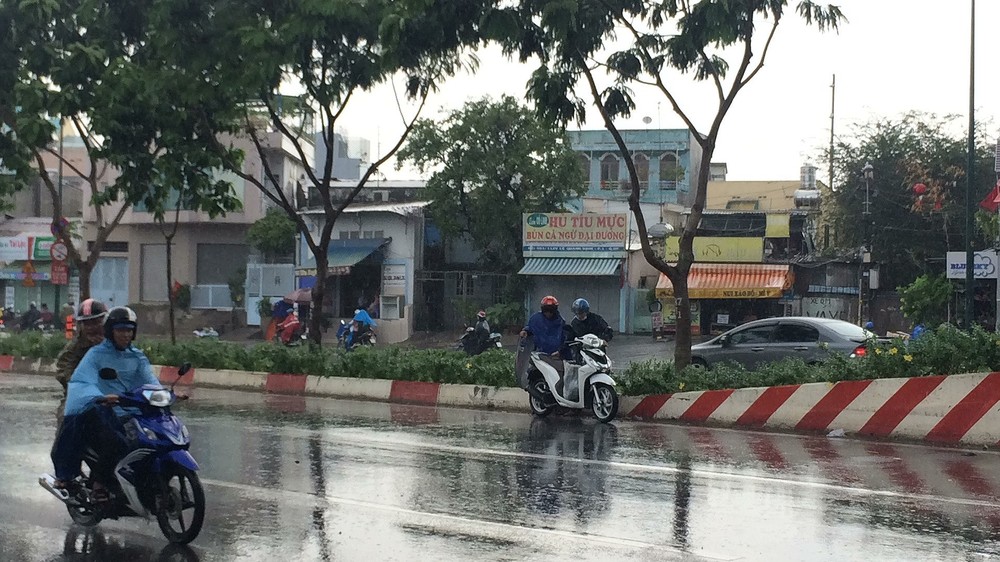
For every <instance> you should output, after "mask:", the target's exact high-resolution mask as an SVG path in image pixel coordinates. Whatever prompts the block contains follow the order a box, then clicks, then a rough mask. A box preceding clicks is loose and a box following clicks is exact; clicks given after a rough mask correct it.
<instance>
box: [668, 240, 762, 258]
mask: <svg viewBox="0 0 1000 562" xmlns="http://www.w3.org/2000/svg"><path fill="white" fill-rule="evenodd" d="M680 242H681V239H680V238H678V237H676V236H672V237H670V238H667V243H666V247H667V255H666V259H667V261H668V262H671V263H674V262H676V261H677V260H678V259H679V255H680ZM692 250H694V261H695V262H697V263H712V262H717V263H761V262H763V261H764V239H763V238H724V237H719V236H699V237H697V238H695V239H694V242H693V243H692Z"/></svg>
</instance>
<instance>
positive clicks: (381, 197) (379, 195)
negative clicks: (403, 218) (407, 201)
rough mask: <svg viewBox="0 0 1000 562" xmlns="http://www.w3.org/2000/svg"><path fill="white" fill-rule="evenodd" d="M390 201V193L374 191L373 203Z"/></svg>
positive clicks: (381, 190) (382, 190)
mask: <svg viewBox="0 0 1000 562" xmlns="http://www.w3.org/2000/svg"><path fill="white" fill-rule="evenodd" d="M388 200H389V192H388V191H387V190H384V189H380V190H376V191H372V201H381V202H383V203H384V202H386V201H388Z"/></svg>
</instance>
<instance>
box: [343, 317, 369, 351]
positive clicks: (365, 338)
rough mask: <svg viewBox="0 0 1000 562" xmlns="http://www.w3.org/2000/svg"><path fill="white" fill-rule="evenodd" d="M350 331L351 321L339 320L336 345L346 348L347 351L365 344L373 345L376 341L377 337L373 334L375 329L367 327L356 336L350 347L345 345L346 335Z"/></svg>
mask: <svg viewBox="0 0 1000 562" xmlns="http://www.w3.org/2000/svg"><path fill="white" fill-rule="evenodd" d="M350 333H351V322H350V321H349V320H341V321H340V327H339V328H337V345H338V346H340V347H343V348H345V349H347V350H348V351H350V350H352V349H355V348H357V347H359V346H362V345H366V346H369V347H374V346H375V344H376V343H378V338H377V336H376V335H375V330H374V329H372V328H371V327H369V328H368V329H367V330H365V331H364V332H362V333H361V335H360V336H357V337H356V338H355V340H354V341H353V342H352V343H351V347H350V348H348V347H347V336H348V335H350Z"/></svg>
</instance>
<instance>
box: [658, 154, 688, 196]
mask: <svg viewBox="0 0 1000 562" xmlns="http://www.w3.org/2000/svg"><path fill="white" fill-rule="evenodd" d="M683 179H684V168H682V167H681V166H680V162H678V161H677V155H676V154H673V153H670V152H667V153H664V154H661V155H660V188H661V189H677V183H678V182H680V181H681V180H683Z"/></svg>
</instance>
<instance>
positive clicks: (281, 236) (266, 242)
mask: <svg viewBox="0 0 1000 562" xmlns="http://www.w3.org/2000/svg"><path fill="white" fill-rule="evenodd" d="M296 232H297V230H296V227H295V223H294V222H293V221H292V220H291V219H289V218H288V215H286V214H285V213H284V212H283V211H282V210H280V209H270V210H268V211H267V214H266V215H264V217H263V218H261V219H260V220H258V221H257V222H255V223H253V226H251V227H250V231H249V232H247V242H248V243H249V244H250V245H251V246H253V247H254V248H255V249H256V250H257V251H258V252H260V253H261V254H263V256H264V259H265V260H269V261H270V260H276V259H278V258H281V257H286V256H290V255H293V254H294V253H295V234H296Z"/></svg>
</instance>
